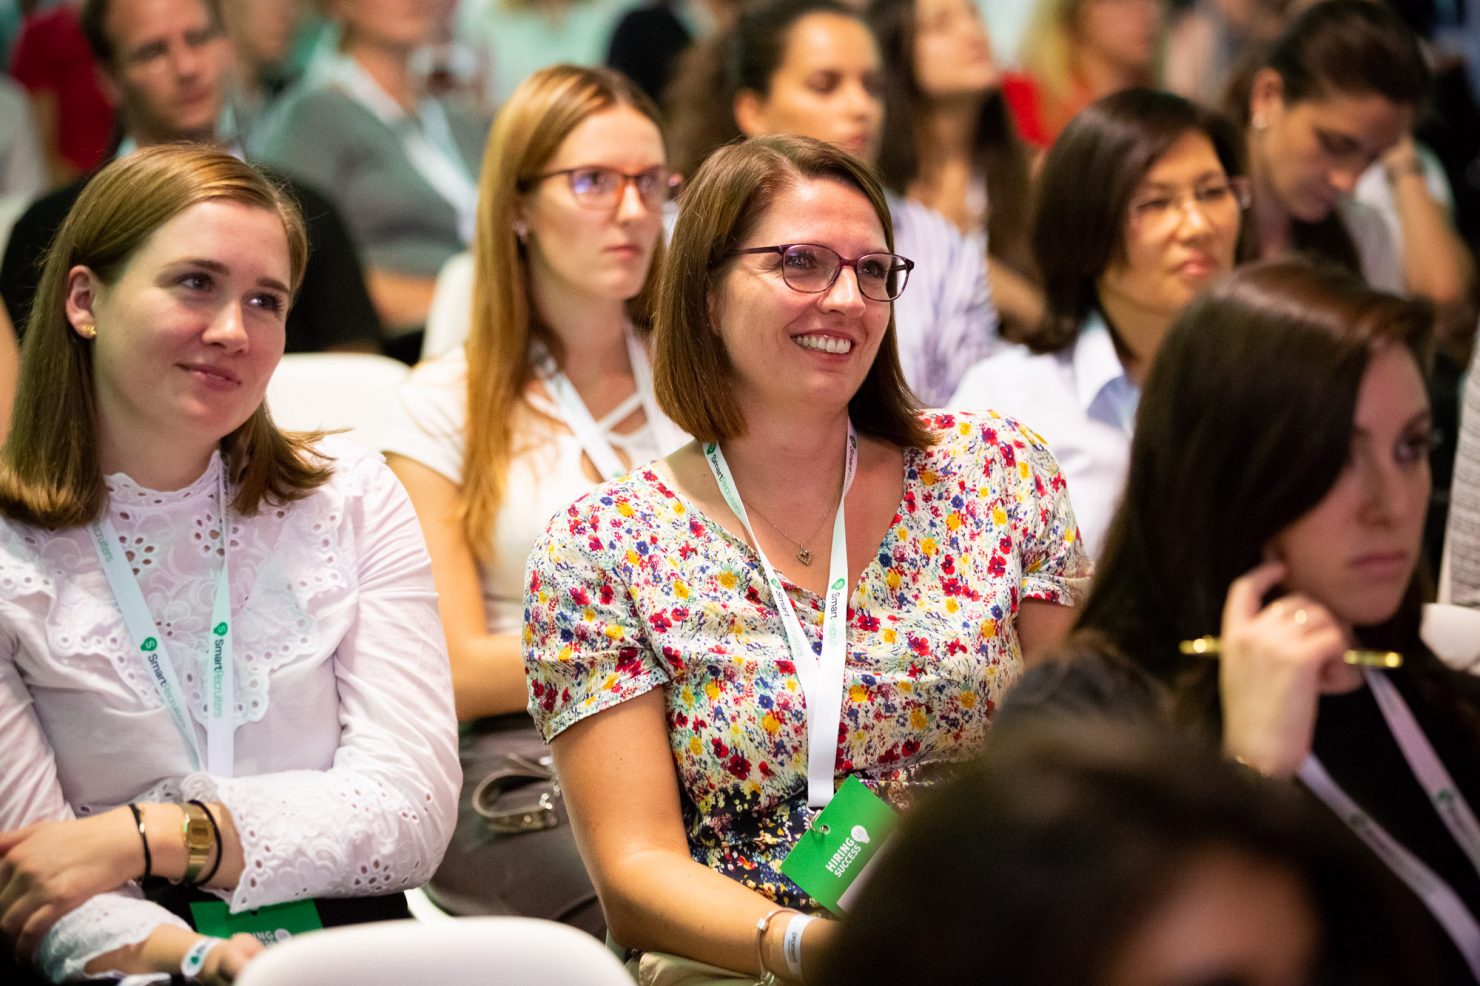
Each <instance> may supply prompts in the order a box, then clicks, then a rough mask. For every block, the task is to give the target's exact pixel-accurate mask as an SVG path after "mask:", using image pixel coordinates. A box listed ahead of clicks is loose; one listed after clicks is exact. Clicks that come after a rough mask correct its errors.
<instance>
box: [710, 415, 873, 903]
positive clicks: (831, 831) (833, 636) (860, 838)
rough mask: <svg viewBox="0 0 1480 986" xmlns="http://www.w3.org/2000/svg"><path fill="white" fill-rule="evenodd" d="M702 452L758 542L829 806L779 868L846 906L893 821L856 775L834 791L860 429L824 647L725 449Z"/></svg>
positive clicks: (848, 466) (817, 796)
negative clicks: (749, 508)
mask: <svg viewBox="0 0 1480 986" xmlns="http://www.w3.org/2000/svg"><path fill="white" fill-rule="evenodd" d="M704 458H705V460H706V461H707V462H708V463H709V470H710V472H712V473H713V474H714V481H715V483H716V485H718V486H719V491H720V495H721V496H723V497H724V498H725V503H726V505H728V506H729V508H730V510H731V512H733V513H734V514H735V516H736V517H737V518H739V520H740V523H741V524H742V525H743V526H744V528H745V533H746V534H748V535H749V536H750V540H751V543H752V544H754V545H755V553H756V556H757V558H759V559H760V563H761V571H762V572H763V573H764V574H765V577H766V586H767V587H768V588H769V589H770V592H771V600H772V601H773V602H774V603H775V605H776V614H777V616H779V617H780V619H781V626H782V628H783V629H784V630H785V632H786V645H787V649H788V650H790V651H791V657H792V664H793V665H794V666H795V667H796V675H797V679H798V681H799V682H800V683H801V686H802V695H803V697H804V699H805V700H806V703H807V804H808V805H809V806H810V807H812V808H814V809H825V810H823V811H822V813H821V814H820V815H818V816H817V817H816V818H814V819H813V821H812V828H811V829H809V830H808V832H807V834H806V835H804V836H803V838H802V841H801V842H799V843H798V844H797V846H796V847H795V848H794V849H793V850H792V852H791V853H790V854H789V855H788V856H787V858H786V860H785V861H784V862H783V864H782V872H783V873H785V874H786V875H787V876H789V877H790V878H791V879H792V880H794V881H795V882H796V883H797V884H798V885H800V886H801V887H802V889H803V890H805V891H807V893H808V894H810V895H811V896H812V897H813V898H814V899H816V900H817V901H818V902H819V903H821V904H823V905H824V906H825V907H827V908H829V909H831V910H833V911H838V912H841V911H842V910H843V909H845V908H846V906H847V903H848V900H849V891H850V890H852V889H854V888H855V885H856V881H857V880H858V878H859V877H860V876H862V874H863V873H864V872H865V871H866V869H867V867H868V864H869V862H870V861H871V860H872V858H873V857H874V856H875V855H876V854H877V852H878V850H879V849H880V848H881V847H882V845H883V843H884V840H885V839H886V838H887V837H888V836H889V834H890V833H891V832H892V831H893V828H894V822H895V819H894V815H893V812H892V811H891V810H890V809H889V807H888V806H887V805H885V804H884V803H883V802H882V801H880V800H879V799H878V798H877V797H875V796H874V795H873V794H872V793H870V792H868V791H867V789H866V788H865V787H864V786H863V784H862V783H860V782H859V781H858V780H857V779H855V778H849V779H848V780H847V781H846V782H845V783H844V786H843V787H842V788H841V789H840V790H838V791H837V794H836V800H835V799H834V791H833V778H834V776H835V774H836V771H837V759H838V726H839V723H840V722H841V720H842V709H843V672H844V665H845V663H846V659H847V644H848V593H849V586H848V530H847V524H846V522H845V520H844V504H845V503H846V502H847V499H848V490H849V489H850V488H851V487H852V485H853V476H854V473H855V471H856V469H857V465H858V433H857V432H856V431H855V430H854V428H853V423H852V422H851V421H850V422H849V423H848V445H847V453H846V459H845V460H844V466H843V491H842V494H841V495H840V496H839V498H838V513H837V517H836V518H835V519H834V520H833V533H832V552H831V556H830V560H829V562H828V568H827V596H826V599H825V602H824V605H823V616H822V654H821V656H820V657H819V656H818V655H817V654H815V653H814V652H813V650H812V645H811V644H810V643H808V641H807V637H806V634H805V633H804V632H803V631H802V624H801V621H800V620H799V619H798V618H797V614H796V608H795V607H794V606H793V605H792V602H791V598H790V597H789V596H787V594H786V589H785V588H784V587H783V586H782V584H781V577H780V576H779V575H777V574H776V569H775V567H774V566H773V565H772V564H771V561H770V559H769V558H767V557H766V553H765V551H763V550H762V549H761V546H760V541H759V540H758V539H757V538H756V536H755V530H754V529H753V528H752V527H751V526H750V517H749V516H748V515H747V514H746V512H745V504H744V503H743V502H742V501H741V499H740V494H739V491H738V490H737V489H736V488H735V479H734V476H733V475H732V474H731V473H730V467H729V464H728V463H726V462H725V455H724V453H723V452H722V451H720V448H719V445H718V443H715V442H710V443H708V444H706V445H705V446H704Z"/></svg>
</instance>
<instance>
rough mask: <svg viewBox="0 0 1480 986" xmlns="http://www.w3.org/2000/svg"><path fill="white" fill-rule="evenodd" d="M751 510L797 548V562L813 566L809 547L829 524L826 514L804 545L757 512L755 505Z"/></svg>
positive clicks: (751, 506)
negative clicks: (824, 525) (824, 526)
mask: <svg viewBox="0 0 1480 986" xmlns="http://www.w3.org/2000/svg"><path fill="white" fill-rule="evenodd" d="M750 510H751V511H752V512H754V513H755V515H756V516H757V517H759V518H760V519H761V520H763V521H765V522H766V525H767V526H768V527H770V528H771V530H773V531H775V532H776V533H777V534H780V535H781V536H782V537H784V538H786V540H788V541H790V542H791V543H792V544H794V545H796V546H797V554H796V557H797V561H799V562H801V563H802V564H803V565H810V564H812V549H811V548H808V547H807V545H808V544H811V543H812V541H813V540H814V539H816V537H817V534H818V532H819V531H821V530H822V525H823V524H826V523H827V515H826V514H823V515H822V519H821V520H819V521H818V522H817V526H816V527H815V528H813V529H812V533H811V534H810V535H808V537H807V540H806V542H805V543H804V542H801V541H798V540H797V539H796V538H794V537H792V536H791V535H790V534H788V533H786V532H785V531H783V530H782V529H781V528H780V527H778V526H777V524H776V522H775V521H774V520H772V519H771V518H769V517H767V516H766V515H765V514H763V513H761V512H760V511H759V510H757V509H756V506H755V504H751V505H750Z"/></svg>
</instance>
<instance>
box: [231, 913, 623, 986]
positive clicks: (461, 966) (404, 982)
mask: <svg viewBox="0 0 1480 986" xmlns="http://www.w3.org/2000/svg"><path fill="white" fill-rule="evenodd" d="M340 983H376V984H377V986H421V984H423V983H437V984H439V986H503V984H508V986H523V984H526V983H539V984H541V986H632V977H631V976H629V975H628V974H627V970H626V969H625V968H623V966H622V963H621V962H619V961H617V959H616V957H615V956H613V955H612V954H611V953H610V952H608V951H607V950H606V948H605V947H604V946H603V945H602V944H601V942H599V941H597V940H596V939H595V938H592V937H591V936H590V935H588V934H586V933H585V932H583V931H577V930H576V929H574V928H571V927H569V926H568V925H563V924H557V923H556V922H554V921H542V920H539V919H537V918H521V917H478V918H457V919H455V920H452V921H446V922H436V923H434V924H425V923H422V922H420V921H385V922H379V923H375V924H361V925H353V926H350V927H343V928H331V929H327V930H325V931H312V932H309V933H307V934H303V935H298V936H295V937H293V938H290V939H289V940H287V941H285V942H282V943H281V944H278V945H273V946H271V947H269V948H268V949H267V950H266V951H265V952H263V953H262V954H261V955H259V956H257V958H255V959H253V960H252V961H251V962H250V963H249V964H248V965H247V968H246V971H245V972H243V973H242V975H241V976H240V977H238V978H237V980H236V986H338V984H340Z"/></svg>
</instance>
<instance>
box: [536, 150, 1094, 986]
mask: <svg viewBox="0 0 1480 986" xmlns="http://www.w3.org/2000/svg"><path fill="white" fill-rule="evenodd" d="M668 260H669V262H668V263H667V265H666V267H665V269H664V274H663V280H662V284H661V287H660V291H659V299H658V305H657V315H656V320H655V328H654V346H655V381H656V388H657V393H658V399H659V401H660V403H661V405H662V407H663V410H664V411H666V412H667V413H668V415H669V416H670V417H672V418H673V419H674V420H675V421H677V422H678V423H679V425H681V426H682V427H683V428H684V429H685V430H687V431H688V432H689V433H690V434H692V435H694V436H695V437H696V438H697V441H696V442H693V443H690V444H688V445H685V446H684V447H683V448H681V449H679V450H678V451H677V452H674V453H673V454H672V455H669V456H668V457H667V458H665V459H663V460H661V461H659V462H657V463H655V464H654V465H652V466H650V467H648V468H645V469H641V470H638V471H636V472H634V473H632V474H630V475H628V476H626V477H623V478H621V479H619V480H617V481H615V482H610V483H607V484H606V485H604V486H601V487H599V488H598V489H596V490H595V491H593V492H592V493H591V494H589V495H588V496H586V497H584V498H582V499H581V500H579V501H577V502H576V503H575V504H573V505H571V506H570V507H568V508H567V509H566V510H565V511H563V512H562V513H561V514H560V515H559V516H557V517H556V518H555V519H554V520H553V521H552V522H551V524H550V527H549V529H548V531H547V532H546V534H545V536H544V538H543V539H541V540H540V542H538V543H537V544H536V546H535V549H534V551H533V553H532V554H531V555H530V565H529V574H528V578H527V580H526V590H525V624H524V658H525V664H526V667H527V671H528V677H529V689H530V710H531V712H532V713H533V714H534V716H535V719H536V721H537V722H538V723H539V725H540V727H541V729H542V730H543V731H544V734H545V736H546V737H547V738H548V739H549V740H550V743H551V749H552V751H553V753H554V756H555V763H556V766H557V767H558V770H559V774H560V780H561V784H562V786H563V789H564V791H565V795H566V798H567V801H568V803H569V805H570V813H571V819H572V822H573V824H574V825H575V828H576V831H577V834H578V836H579V838H580V841H581V844H582V848H583V851H584V853H585V858H586V862H587V865H588V866H589V867H590V870H591V874H592V877H593V879H594V880H595V883H596V886H597V888H598V889H599V890H600V892H601V898H602V901H603V902H604V904H605V906H606V915H607V920H608V921H609V922H610V927H611V933H612V935H613V937H614V938H615V939H616V941H617V942H619V943H620V944H622V945H624V946H627V947H628V948H630V949H636V950H640V951H642V952H644V953H647V954H646V955H644V957H643V959H642V962H643V963H645V964H646V965H647V967H648V968H647V969H646V970H644V971H643V974H644V976H648V975H653V974H655V973H656V971H658V969H668V968H669V967H671V966H672V965H675V964H677V965H683V964H684V962H685V961H687V962H690V963H692V962H698V963H704V964H706V966H716V967H718V970H733V971H732V972H731V973H729V974H730V975H733V976H742V977H745V978H746V979H747V980H748V981H751V982H753V981H754V980H755V978H756V976H757V975H760V976H762V977H766V978H767V981H771V978H770V977H780V978H782V979H787V980H798V981H801V980H805V979H806V978H807V976H808V975H810V974H811V972H812V971H813V966H814V963H815V959H816V952H817V949H818V948H820V947H821V945H822V943H823V942H825V940H826V939H827V938H829V937H830V935H831V934H832V931H833V926H832V923H831V922H829V921H810V922H809V921H808V920H807V916H808V915H810V914H813V913H816V912H819V911H821V909H822V905H821V904H820V903H819V900H818V896H817V895H818V894H819V893H820V891H819V888H818V887H817V886H816V885H815V884H810V883H809V885H808V886H803V885H800V884H798V883H796V882H793V880H792V879H791V878H790V877H789V876H787V875H785V873H784V872H783V870H782V866H783V860H784V859H785V858H786V857H787V856H788V855H789V854H790V853H792V851H793V850H794V849H795V848H796V847H797V845H798V844H799V843H800V842H802V841H804V840H811V839H813V836H814V835H815V834H817V833H820V829H814V830H813V834H808V829H809V826H811V825H812V824H813V822H814V820H815V817H816V814H817V811H818V810H819V809H820V808H822V807H823V806H824V805H827V804H829V802H831V801H832V799H833V795H834V793H835V791H836V790H837V787H838V785H839V784H840V783H843V782H847V783H849V785H850V788H852V787H853V784H852V782H853V780H854V779H856V780H857V781H860V782H862V784H863V785H864V786H865V787H867V788H868V789H870V790H871V791H872V792H873V793H874V794H875V795H877V796H878V797H880V798H882V799H883V800H884V801H886V802H887V803H888V804H890V805H892V806H893V807H895V808H903V807H905V806H907V805H908V804H909V803H910V800H911V797H912V795H913V793H914V792H915V791H916V790H917V789H918V788H919V787H920V786H922V785H925V784H928V783H930V782H932V781H934V780H936V779H938V778H939V777H941V776H943V775H946V774H949V773H952V772H954V770H955V769H956V765H957V764H958V763H960V762H962V761H965V760H967V759H969V758H971V757H972V756H973V754H974V753H975V752H976V750H977V749H978V746H979V744H980V743H981V741H982V740H983V739H984V738H985V735H986V729H987V725H988V722H989V720H990V719H991V715H992V710H993V708H994V703H995V702H996V700H997V698H998V696H999V695H1000V694H1001V692H1002V690H1003V689H1004V688H1005V687H1006V685H1007V684H1008V682H1010V681H1011V680H1013V679H1014V678H1015V677H1016V676H1017V674H1018V673H1019V671H1020V669H1021V668H1022V666H1023V660H1024V654H1025V653H1031V652H1033V651H1035V650H1036V649H1039V648H1042V647H1044V646H1047V645H1051V644H1052V643H1053V642H1055V641H1056V640H1058V639H1059V638H1060V636H1061V635H1062V633H1063V631H1064V628H1065V626H1066V625H1067V624H1068V623H1069V622H1070V620H1071V619H1072V610H1071V609H1069V607H1070V606H1071V605H1072V604H1073V602H1074V600H1075V598H1076V596H1077V592H1078V590H1079V588H1080V586H1081V585H1082V582H1083V580H1084V578H1085V577H1086V576H1087V574H1088V560H1087V559H1086V557H1085V555H1084V554H1083V552H1082V550H1081V549H1080V546H1079V543H1078V540H1077V537H1076V534H1075V530H1076V527H1075V523H1074V517H1073V514H1072V512H1071V510H1070V509H1069V501H1068V495H1067V493H1066V491H1065V488H1064V481H1063V478H1062V476H1060V474H1059V471H1058V467H1057V465H1056V464H1055V463H1054V461H1053V458H1052V456H1051V455H1050V454H1049V452H1048V450H1047V449H1046V448H1045V447H1044V445H1043V444H1042V442H1041V441H1039V440H1038V439H1037V438H1036V437H1035V436H1033V435H1032V434H1031V433H1029V432H1027V431H1025V430H1023V429H1020V428H1018V426H1017V425H1015V424H1013V423H1012V422H1010V421H1005V420H998V419H986V418H980V417H976V416H972V415H951V414H943V413H939V414H938V413H925V414H922V413H920V412H919V410H918V408H917V406H916V404H915V401H914V398H913V397H912V395H911V394H910V392H909V390H908V389H906V388H905V386H904V384H903V380H902V376H901V372H900V362H899V354H898V351H897V349H896V343H895V327H894V318H893V306H894V304H895V303H896V302H897V301H898V300H899V298H900V297H901V296H902V294H903V293H905V292H908V291H910V290H913V288H914V285H913V284H912V283H911V280H910V279H911V274H912V266H913V265H912V262H911V260H910V259H908V258H905V257H901V256H898V255H896V254H895V252H894V234H893V226H892V223H891V221H890V216H889V207H888V205H887V203H886V201H885V198H884V193H883V191H882V189H881V188H880V186H879V184H878V181H877V179H876V178H875V177H874V174H873V172H872V170H871V169H869V168H868V166H867V165H865V164H863V163H862V162H860V161H859V160H858V159H857V158H855V157H853V156H852V155H850V154H848V153H847V152H846V151H844V150H842V149H841V148H839V147H837V146H835V145H833V144H828V143H823V142H820V141H817V140H812V139H810V138H805V137H794V136H780V135H775V136H767V137H754V138H751V139H750V140H747V141H745V142H743V143H739V144H732V145H728V146H726V147H723V148H721V149H720V150H718V151H716V152H715V153H714V154H713V155H711V157H710V158H709V159H708V160H707V161H706V162H705V163H704V165H703V166H702V167H701V168H700V169H699V172H698V174H697V176H696V177H695V178H694V181H693V184H692V185H691V186H690V187H688V189H687V190H686V191H685V195H684V207H683V210H682V211H681V212H680V214H679V217H678V222H677V225H676V227H675V229H674V232H673V238H672V241H671V246H670V255H669V258H668ZM665 954H666V956H667V957H664V955H665ZM675 955H676V956H679V957H682V959H681V960H680V959H677V958H674V956H675ZM655 967H656V968H655ZM718 970H713V969H711V970H710V971H711V973H714V974H721V973H719V972H718ZM643 981H649V980H647V979H644V980H643Z"/></svg>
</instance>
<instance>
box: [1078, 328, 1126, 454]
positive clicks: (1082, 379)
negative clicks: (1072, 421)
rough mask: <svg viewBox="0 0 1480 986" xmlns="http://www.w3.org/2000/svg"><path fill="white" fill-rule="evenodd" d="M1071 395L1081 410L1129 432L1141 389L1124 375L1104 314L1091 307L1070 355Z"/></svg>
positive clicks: (1122, 365) (1123, 368)
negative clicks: (1072, 386) (1072, 380)
mask: <svg viewBox="0 0 1480 986" xmlns="http://www.w3.org/2000/svg"><path fill="white" fill-rule="evenodd" d="M1071 364H1072V365H1071V369H1072V371H1073V377H1074V396H1075V399H1076V400H1078V401H1079V406H1080V407H1082V408H1084V413H1085V414H1086V415H1088V416H1089V417H1090V418H1093V419H1095V420H1099V421H1104V422H1105V423H1107V424H1111V425H1114V426H1115V427H1117V428H1119V429H1120V430H1121V431H1123V432H1125V433H1126V434H1127V435H1129V434H1130V433H1131V431H1132V429H1133V427H1134V425H1135V417H1136V405H1137V404H1138V403H1139V402H1140V399H1141V388H1140V387H1139V386H1138V385H1137V384H1136V383H1135V382H1133V381H1132V380H1131V378H1130V377H1129V376H1127V375H1126V372H1125V365H1124V364H1123V363H1121V361H1120V355H1119V354H1118V353H1116V351H1115V339H1114V338H1113V337H1112V336H1111V334H1110V327H1109V326H1108V325H1107V324H1106V323H1105V317H1104V315H1102V314H1101V313H1100V312H1099V311H1098V310H1093V311H1091V312H1090V313H1089V316H1088V317H1087V318H1085V320H1084V325H1083V326H1081V327H1080V330H1079V338H1078V339H1076V340H1075V342H1074V350H1073V354H1072V356H1071Z"/></svg>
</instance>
